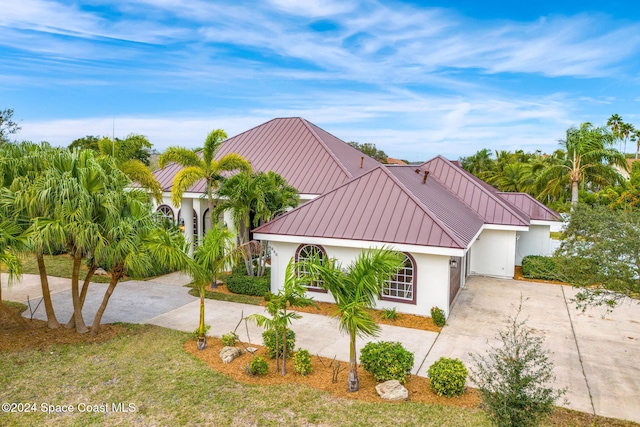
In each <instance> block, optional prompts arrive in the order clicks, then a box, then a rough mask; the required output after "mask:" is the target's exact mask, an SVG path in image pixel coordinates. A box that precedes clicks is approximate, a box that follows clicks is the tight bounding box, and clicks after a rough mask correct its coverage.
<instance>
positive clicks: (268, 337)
mask: <svg viewBox="0 0 640 427" xmlns="http://www.w3.org/2000/svg"><path fill="white" fill-rule="evenodd" d="M262 340H263V341H264V346H265V347H266V348H267V357H269V358H271V359H275V358H276V329H267V330H266V331H264V332H263V333H262ZM278 344H279V345H278V347H279V348H278V357H282V328H278ZM295 345H296V333H295V332H293V330H291V329H287V357H291V356H292V355H293V349H294V348H295Z"/></svg>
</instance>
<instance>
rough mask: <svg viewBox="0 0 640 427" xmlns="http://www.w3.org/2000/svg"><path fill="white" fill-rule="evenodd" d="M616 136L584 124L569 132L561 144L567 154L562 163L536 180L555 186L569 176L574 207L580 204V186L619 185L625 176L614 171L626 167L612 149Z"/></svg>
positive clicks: (552, 166)
mask: <svg viewBox="0 0 640 427" xmlns="http://www.w3.org/2000/svg"><path fill="white" fill-rule="evenodd" d="M613 141H614V139H613V135H612V134H611V132H609V131H608V130H607V129H606V128H603V127H599V128H596V127H593V125H592V124H591V123H583V124H582V125H581V126H580V127H579V128H576V127H571V128H569V129H568V130H567V135H566V138H565V139H564V140H561V141H560V145H561V146H562V148H563V149H564V152H565V153H566V157H565V159H564V162H563V163H558V164H554V165H551V166H550V167H548V168H547V169H546V170H544V171H543V172H542V173H541V174H540V175H539V176H538V178H537V180H538V182H539V183H543V184H544V183H549V184H550V183H554V182H555V181H557V180H559V179H562V177H563V176H568V177H569V180H570V182H571V204H572V206H575V205H576V204H577V203H578V186H579V184H580V183H583V184H584V183H587V184H589V185H591V186H592V187H602V186H605V185H611V184H615V183H617V182H619V181H620V180H621V179H622V177H621V176H620V174H619V173H618V172H617V171H616V170H615V169H614V168H613V166H614V165H617V166H619V167H622V168H626V167H627V166H626V160H625V158H624V155H623V154H622V153H620V152H619V151H618V150H616V149H615V148H613Z"/></svg>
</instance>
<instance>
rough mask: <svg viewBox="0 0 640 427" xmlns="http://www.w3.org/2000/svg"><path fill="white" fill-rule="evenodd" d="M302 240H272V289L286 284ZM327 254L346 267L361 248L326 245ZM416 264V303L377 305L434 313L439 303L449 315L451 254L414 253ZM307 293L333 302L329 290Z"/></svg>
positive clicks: (315, 297) (426, 314)
mask: <svg viewBox="0 0 640 427" xmlns="http://www.w3.org/2000/svg"><path fill="white" fill-rule="evenodd" d="M298 246H300V245H299V244H298V243H284V242H271V248H272V250H271V291H272V292H274V293H277V292H278V290H279V289H280V288H281V287H282V286H283V283H284V273H285V269H286V267H287V264H288V263H289V261H290V260H291V258H294V259H295V252H296V250H297V249H298ZM323 248H324V250H325V251H326V252H327V256H329V257H331V258H336V259H338V260H339V261H340V262H341V263H342V265H343V266H345V267H346V266H347V265H349V264H350V263H351V262H352V261H353V260H354V259H355V258H356V257H357V256H358V255H359V254H360V253H361V251H362V250H361V249H357V248H346V247H339V246H327V245H323ZM411 256H412V257H413V259H414V261H415V263H416V265H415V269H416V270H415V274H416V282H415V289H414V291H415V293H416V303H415V304H413V303H403V302H397V301H382V300H378V301H377V305H376V308H378V309H383V308H394V307H395V308H396V310H397V311H398V312H399V313H410V314H417V315H421V316H430V310H431V307H434V306H437V307H440V308H441V309H443V310H444V311H445V314H446V315H447V316H448V315H449V257H448V256H442V255H426V254H414V253H411ZM307 295H309V296H311V297H313V299H315V300H316V301H324V302H330V303H333V302H334V300H333V298H332V297H331V295H330V294H328V293H322V292H313V291H309V292H308V293H307Z"/></svg>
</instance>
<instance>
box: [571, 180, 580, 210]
mask: <svg viewBox="0 0 640 427" xmlns="http://www.w3.org/2000/svg"><path fill="white" fill-rule="evenodd" d="M577 204H578V181H571V207H572V208H573V207H574V206H575V205H577Z"/></svg>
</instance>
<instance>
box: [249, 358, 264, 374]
mask: <svg viewBox="0 0 640 427" xmlns="http://www.w3.org/2000/svg"><path fill="white" fill-rule="evenodd" d="M267 372H269V365H268V364H267V361H266V360H264V358H263V357H262V356H253V359H251V363H249V373H250V374H251V375H267Z"/></svg>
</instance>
